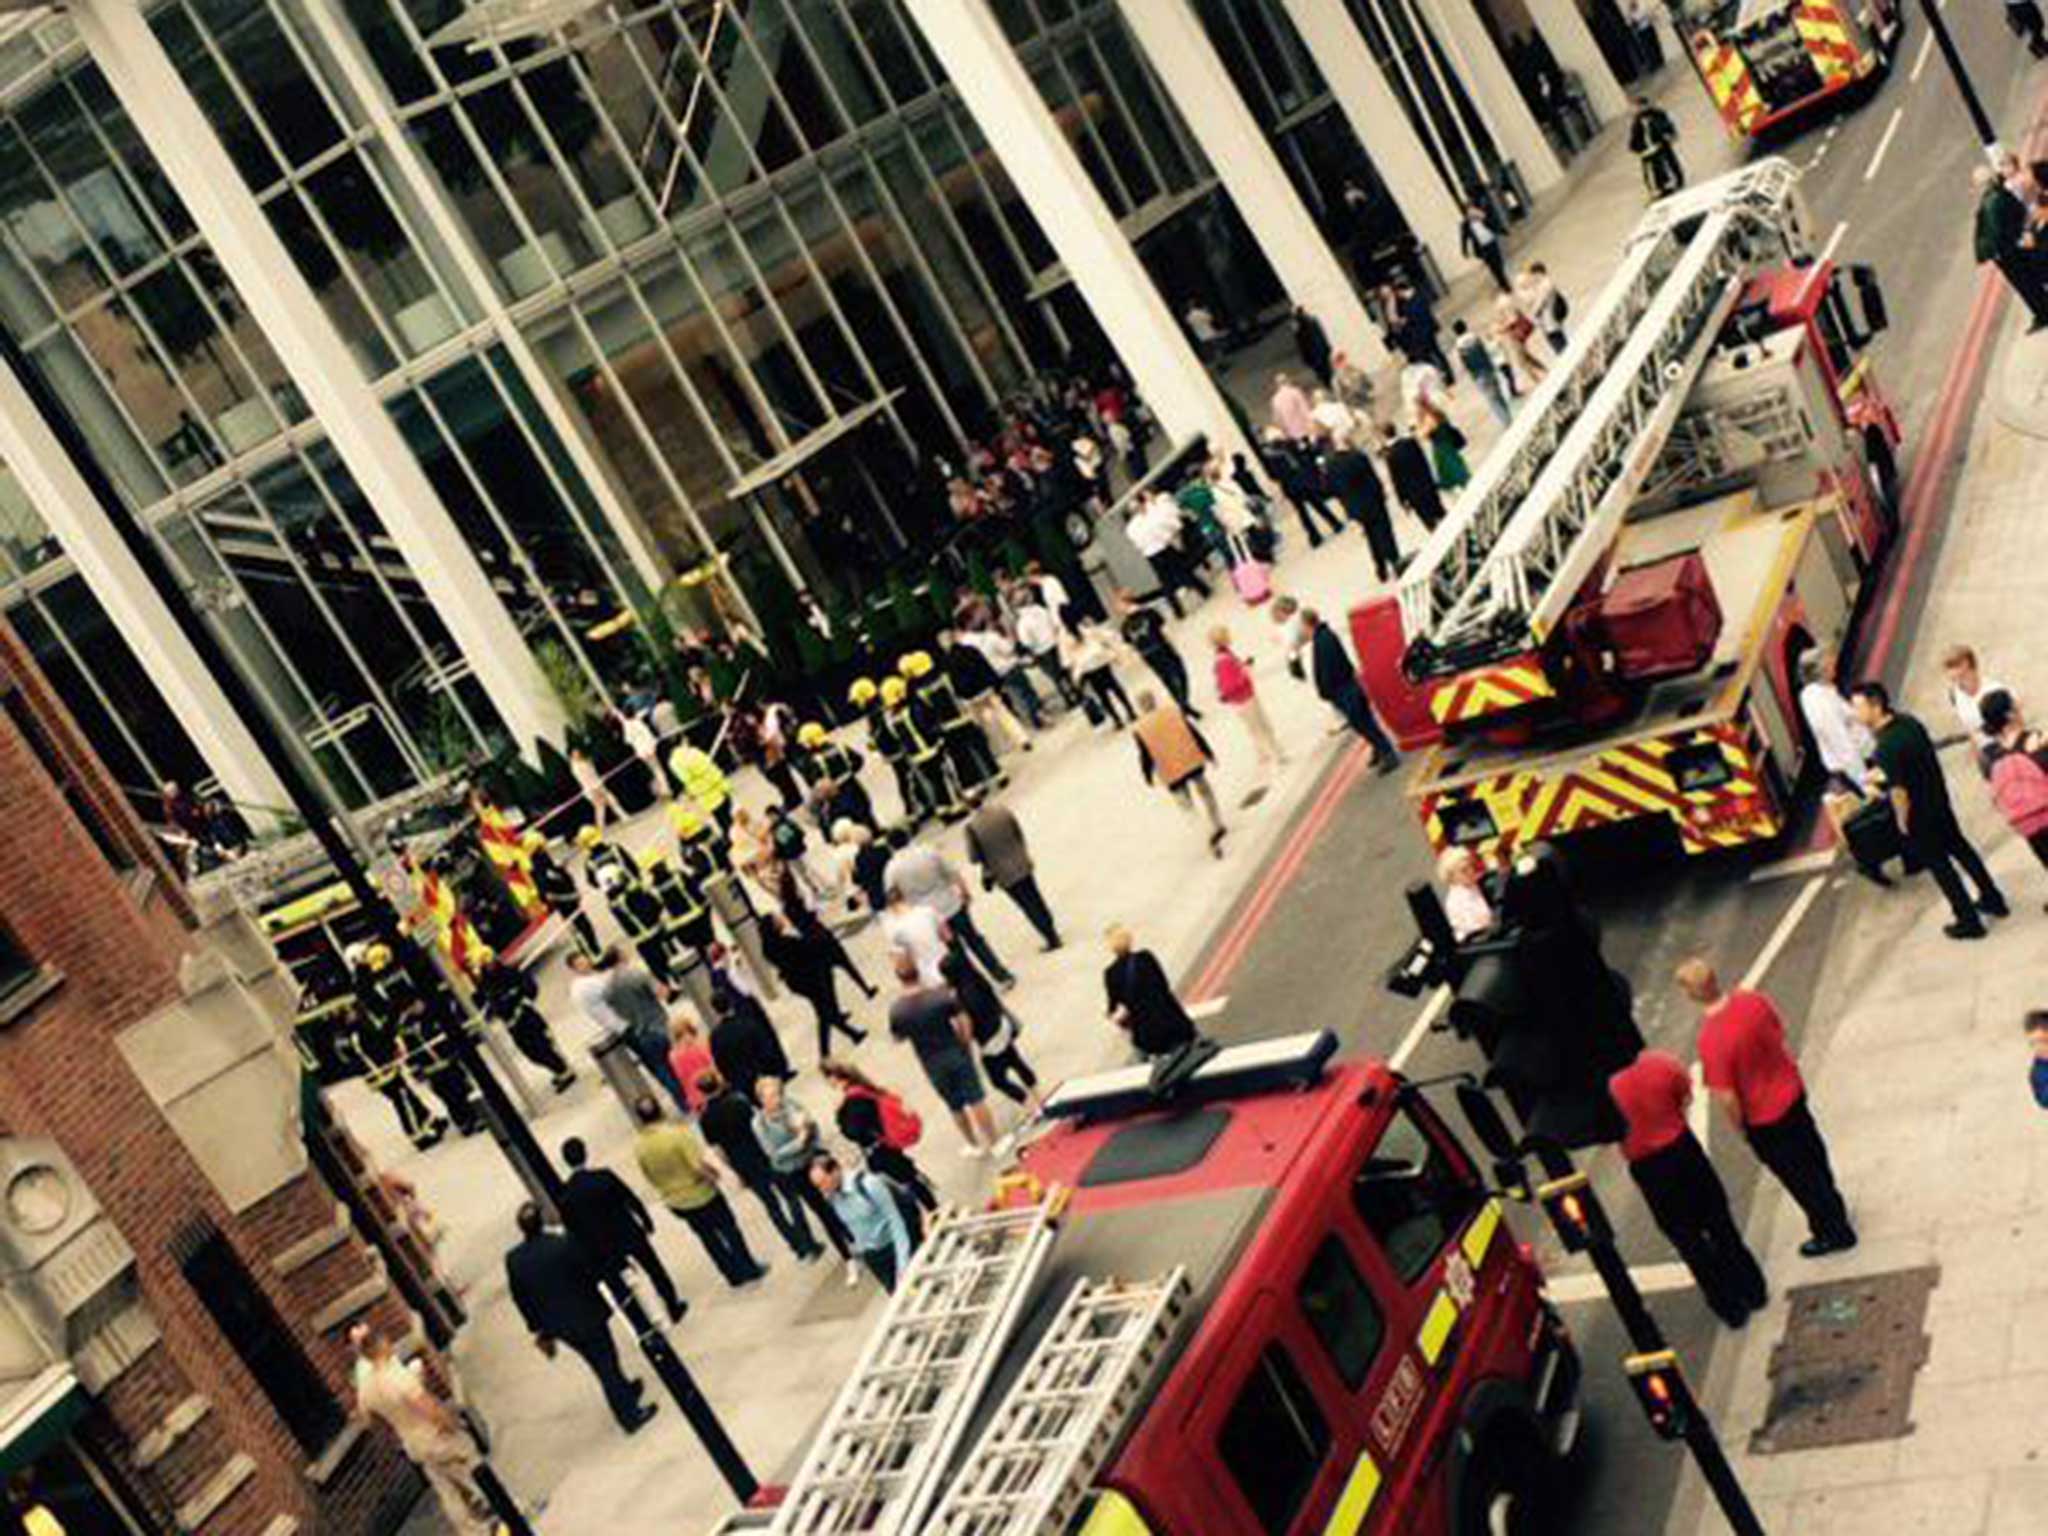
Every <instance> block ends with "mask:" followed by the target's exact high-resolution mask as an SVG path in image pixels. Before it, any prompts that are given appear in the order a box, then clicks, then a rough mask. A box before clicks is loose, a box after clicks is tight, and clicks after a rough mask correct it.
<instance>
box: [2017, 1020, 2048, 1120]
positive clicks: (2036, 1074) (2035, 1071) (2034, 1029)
mask: <svg viewBox="0 0 2048 1536" xmlns="http://www.w3.org/2000/svg"><path fill="white" fill-rule="evenodd" d="M2021 1027H2022V1028H2023V1029H2025V1031H2026V1034H2027V1044H2028V1045H2030V1046H2031V1047H2033V1052H2034V1056H2033V1060H2032V1061H2031V1062H2029V1063H2028V1065H2027V1085H2028V1086H2029V1087H2030V1088H2032V1089H2033V1090H2034V1102H2035V1103H2036V1104H2038V1105H2040V1106H2041V1107H2042V1108H2043V1109H2048V1008H2035V1009H2032V1010H2031V1011H2029V1013H2028V1014H2027V1016H2026V1018H2025V1019H2024V1020H2023V1021H2022V1022H2021Z"/></svg>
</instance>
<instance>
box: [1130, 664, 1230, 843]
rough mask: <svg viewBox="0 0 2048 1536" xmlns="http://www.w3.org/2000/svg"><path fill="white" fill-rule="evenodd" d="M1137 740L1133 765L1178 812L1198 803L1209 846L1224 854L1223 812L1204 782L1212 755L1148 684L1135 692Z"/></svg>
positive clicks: (1134, 730) (1176, 708) (1183, 717)
mask: <svg viewBox="0 0 2048 1536" xmlns="http://www.w3.org/2000/svg"><path fill="white" fill-rule="evenodd" d="M1131 734H1132V735H1133V736H1135V737H1137V740H1138V770H1139V772H1141V773H1143V774H1144V775H1145V782H1146V783H1147V784H1153V783H1156V784H1158V785H1159V786H1160V788H1162V789H1164V790H1166V791H1167V792H1168V793H1170V794H1171V795H1172V796H1173V798H1174V801H1175V803H1176V804H1178V805H1179V806H1180V808H1181V809H1182V810H1183V811H1191V810H1193V809H1194V808H1195V807H1196V806H1197V805H1199V806H1200V807H1201V811H1202V815H1203V818H1204V819H1205V820H1206V821H1207V822H1208V823H1209V851H1210V852H1211V853H1213V854H1215V855H1216V857H1217V858H1219V859H1220V858H1222V857H1223V838H1224V835H1225V828H1224V825H1223V813H1222V812H1221V811H1220V810H1218V809H1217V806H1216V791H1215V790H1214V789H1213V788H1211V787H1210V784H1209V764H1210V763H1211V762H1212V761H1214V760H1215V757H1216V754H1215V753H1214V752H1212V751H1210V750H1209V743H1208V742H1206V741H1204V740H1203V739H1202V734H1201V732H1199V731H1197V730H1196V729H1195V728H1194V726H1193V725H1191V724H1190V723H1189V722H1188V717H1187V716H1186V715H1185V714H1184V713H1182V711H1181V709H1180V707H1179V706H1178V705H1176V704H1172V703H1167V704H1161V703H1160V702H1159V697H1158V695H1157V694H1155V693H1153V692H1152V691H1151V690H1150V689H1149V688H1148V689H1146V690H1144V691H1143V692H1141V693H1140V694H1139V695H1138V723H1137V724H1136V725H1134V726H1132V727H1131Z"/></svg>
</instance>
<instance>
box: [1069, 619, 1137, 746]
mask: <svg viewBox="0 0 2048 1536" xmlns="http://www.w3.org/2000/svg"><path fill="white" fill-rule="evenodd" d="M1117 645H1118V641H1117V639H1116V636H1115V635H1114V634H1113V633H1111V631H1110V629H1109V627H1108V626H1107V625H1105V624H1099V623H1097V622H1096V621H1095V620H1094V619H1083V620H1081V622H1080V623H1079V624H1077V625H1076V626H1075V627H1074V643H1073V646H1072V649H1071V650H1070V652H1069V654H1068V666H1069V669H1070V670H1071V671H1072V672H1073V674H1074V680H1075V681H1076V682H1077V683H1079V684H1080V685H1081V697H1082V702H1083V704H1084V706H1088V705H1092V706H1093V708H1094V711H1095V715H1096V716H1097V717H1099V718H1100V719H1101V720H1103V721H1106V722H1107V723H1108V725H1109V728H1110V729H1111V730H1113V731H1120V730H1122V729H1123V728H1124V727H1125V726H1127V725H1129V724H1130V723H1131V722H1132V721H1133V720H1135V719H1137V718H1138V712H1137V710H1135V709H1133V708H1132V707H1131V696H1130V695H1129V694H1127V693H1125V692H1124V685H1123V683H1122V681H1121V680H1119V679H1118V677H1117V675H1116V653H1117Z"/></svg>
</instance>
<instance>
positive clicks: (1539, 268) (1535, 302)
mask: <svg viewBox="0 0 2048 1536" xmlns="http://www.w3.org/2000/svg"><path fill="white" fill-rule="evenodd" d="M1515 302H1516V303H1518V304H1520V305H1521V306H1522V313H1523V314H1525V315H1527V316H1528V317H1529V321H1530V323H1531V324H1532V325H1534V326H1535V327H1536V329H1537V330H1539V331H1541V332H1542V333H1543V344H1544V345H1545V346H1546V347H1548V348H1550V355H1551V356H1552V357H1553V358H1558V357H1562V356H1563V355H1564V349H1565V347H1566V345H1567V344H1569V342H1570V340H1571V338H1570V337H1569V336H1567V335H1566V334H1565V330H1564V318H1565V315H1566V314H1567V313H1568V312H1569V309H1570V306H1569V305H1567V304H1566V303H1565V297H1564V295H1563V294H1561V293H1559V292H1558V291H1557V284H1556V283H1555V282H1553V281H1552V280H1551V276H1550V268H1548V267H1546V266H1545V265H1544V264H1543V263H1542V262H1540V261H1532V262H1530V263H1529V264H1528V265H1527V266H1526V267H1524V268H1522V271H1521V274H1520V275H1519V276H1518V277H1516V279H1515Z"/></svg>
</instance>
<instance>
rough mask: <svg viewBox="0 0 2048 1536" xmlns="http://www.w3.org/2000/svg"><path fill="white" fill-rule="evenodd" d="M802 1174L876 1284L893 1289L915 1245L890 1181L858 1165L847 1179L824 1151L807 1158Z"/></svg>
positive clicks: (841, 1169)
mask: <svg viewBox="0 0 2048 1536" xmlns="http://www.w3.org/2000/svg"><path fill="white" fill-rule="evenodd" d="M805 1178H806V1180H807V1182H808V1183H809V1184H810V1186H811V1188H813V1189H815V1190H816V1191H817V1192H818V1198H819V1199H820V1200H823V1201H824V1202H825V1203H826V1204H827V1205H828V1206H829V1207H830V1209H831V1210H832V1212H833V1214H834V1216H835V1217H836V1218H837V1219H838V1221H839V1222H840V1224H841V1225H842V1226H844V1227H845V1228H846V1231H847V1234H848V1238H849V1241H850V1242H851V1243H852V1245H853V1251H854V1253H855V1254H857V1255H858V1256H859V1261H860V1262H861V1263H862V1264H864V1265H866V1266H867V1269H868V1273H870V1274H871V1275H873V1276H874V1277H875V1282H876V1284H878V1285H880V1286H881V1288H882V1289H883V1290H885V1291H893V1290H895V1289H896V1282H897V1281H898V1280H900V1279H901V1278H902V1277H903V1272H904V1270H906V1269H908V1268H909V1267H910V1254H911V1250H912V1248H913V1246H914V1245H913V1243H912V1242H911V1237H910V1224H909V1223H908V1222H906V1221H905V1220H904V1219H903V1208H902V1206H901V1205H900V1204H899V1203H898V1201H897V1199H896V1191H895V1188H894V1187H893V1181H892V1180H890V1179H889V1178H888V1177H887V1176H886V1175H884V1174H881V1173H878V1172H876V1171H875V1170H874V1169H872V1168H862V1169H859V1170H858V1171H856V1172H855V1173H854V1174H853V1176H852V1177H851V1178H849V1177H848V1176H847V1174H846V1170H845V1169H843V1168H841V1167H840V1166H839V1159H838V1158H836V1157H834V1156H832V1154H831V1153H829V1152H820V1153H819V1154H818V1155H817V1156H816V1157H814V1158H812V1159H811V1165H810V1168H809V1169H808V1171H807V1172H806V1174H805Z"/></svg>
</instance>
